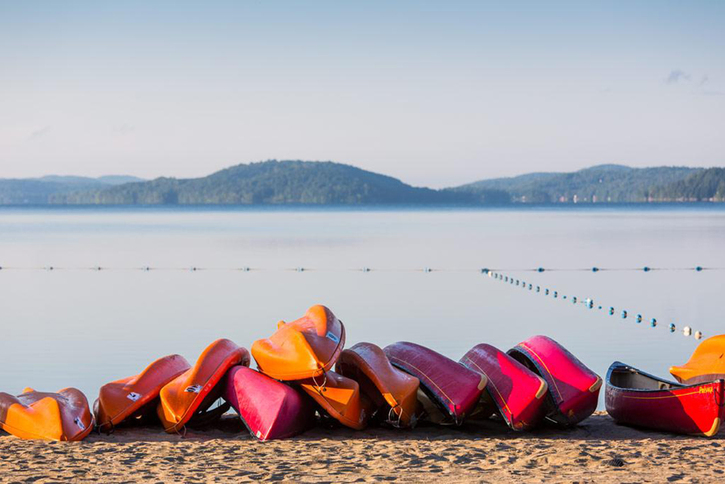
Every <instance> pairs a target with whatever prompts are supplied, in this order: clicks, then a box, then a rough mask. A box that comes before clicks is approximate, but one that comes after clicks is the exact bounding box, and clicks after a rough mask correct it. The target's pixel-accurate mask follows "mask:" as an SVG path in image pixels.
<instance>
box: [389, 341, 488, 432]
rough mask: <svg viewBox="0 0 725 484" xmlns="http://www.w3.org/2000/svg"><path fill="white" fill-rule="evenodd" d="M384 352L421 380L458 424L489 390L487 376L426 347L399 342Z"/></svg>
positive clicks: (426, 390)
mask: <svg viewBox="0 0 725 484" xmlns="http://www.w3.org/2000/svg"><path fill="white" fill-rule="evenodd" d="M384 351H385V354H386V355H387V357H388V359H389V360H390V362H391V363H392V364H393V365H394V366H396V367H397V368H400V369H401V370H403V371H404V372H406V373H409V374H411V375H413V376H414V377H416V378H418V379H419V380H420V388H421V389H422V390H423V392H424V393H425V394H426V395H427V396H428V398H430V400H431V401H432V402H433V403H435V404H436V405H437V406H438V407H439V408H440V409H441V410H443V413H444V415H447V416H449V419H450V420H452V423H455V424H456V425H461V424H462V423H463V419H464V418H465V416H466V415H468V414H469V413H470V412H471V411H473V409H474V408H475V407H476V404H477V403H478V400H479V398H481V393H482V392H483V389H484V388H485V387H486V377H485V376H484V375H482V374H480V373H476V372H475V371H473V370H469V369H468V368H466V367H465V366H463V365H461V364H460V363H456V362H455V361H453V360H451V359H450V358H447V357H445V356H443V355H441V354H440V353H436V352H435V351H433V350H431V349H428V348H426V347H424V346H420V345H417V344H415V343H407V342H399V343H394V344H392V345H390V346H386V347H385V349H384Z"/></svg>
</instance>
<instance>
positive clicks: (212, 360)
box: [156, 339, 249, 433]
mask: <svg viewBox="0 0 725 484" xmlns="http://www.w3.org/2000/svg"><path fill="white" fill-rule="evenodd" d="M236 365H244V366H249V352H248V351H247V350H246V349H245V348H242V347H240V346H237V345H236V344H234V343H233V342H232V341H230V340H228V339H218V340H216V341H214V342H213V343H212V344H210V345H209V346H208V347H207V348H206V349H205V350H204V352H203V353H202V354H201V356H199V359H198V360H197V361H196V364H195V365H194V366H193V367H192V368H189V369H188V370H186V371H185V372H184V373H182V374H181V375H179V376H177V377H176V378H174V379H173V380H171V381H170V382H169V383H168V384H166V385H165V386H164V387H163V388H161V391H160V392H159V398H160V401H159V405H158V407H157V409H156V413H157V414H158V416H159V418H160V419H161V423H162V424H163V425H164V429H165V430H166V431H167V432H169V433H172V432H179V433H180V432H182V431H183V430H185V427H186V425H187V424H189V425H201V424H203V423H208V422H209V421H213V420H214V419H216V418H218V417H221V415H222V414H223V413H224V412H225V411H226V410H227V409H228V408H229V407H228V406H226V408H225V406H221V407H218V408H216V409H214V410H212V411H209V412H208V413H207V410H209V407H211V405H212V404H213V403H214V402H216V401H217V400H218V399H219V397H220V396H221V393H222V391H223V386H222V385H218V383H219V381H220V380H221V379H222V377H224V375H225V374H226V372H227V371H228V370H229V368H231V367H232V366H236Z"/></svg>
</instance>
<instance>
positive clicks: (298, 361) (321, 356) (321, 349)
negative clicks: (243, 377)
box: [252, 306, 345, 381]
mask: <svg viewBox="0 0 725 484" xmlns="http://www.w3.org/2000/svg"><path fill="white" fill-rule="evenodd" d="M344 346H345V327H344V326H343V324H342V322H341V321H340V320H339V319H337V318H336V317H335V315H334V314H332V311H330V310H329V309H327V308H326V307H325V306H312V307H311V308H310V309H309V310H308V311H307V313H306V314H305V315H304V316H303V317H302V318H300V319H298V320H296V321H293V322H291V323H285V322H284V321H280V322H279V323H278V324H277V331H276V332H275V333H274V334H273V335H272V336H271V337H269V338H267V339H260V340H257V341H255V342H254V344H253V345H252V356H254V359H255V361H256V362H257V366H258V367H259V371H261V372H262V373H264V374H266V375H268V376H270V377H272V378H274V379H276V380H284V381H291V380H303V379H306V378H315V377H318V376H320V375H322V374H323V373H324V372H326V371H327V370H330V369H331V368H332V366H333V365H334V364H335V362H336V361H337V358H338V357H339V356H340V353H341V352H342V349H343V348H344Z"/></svg>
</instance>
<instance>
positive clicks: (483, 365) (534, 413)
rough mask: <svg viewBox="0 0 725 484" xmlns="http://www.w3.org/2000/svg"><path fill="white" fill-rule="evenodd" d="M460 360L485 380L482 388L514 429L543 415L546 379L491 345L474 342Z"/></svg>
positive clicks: (528, 426) (526, 426)
mask: <svg viewBox="0 0 725 484" xmlns="http://www.w3.org/2000/svg"><path fill="white" fill-rule="evenodd" d="M460 363H461V364H462V365H464V366H466V367H467V368H470V369H471V370H473V371H475V372H477V373H480V374H482V375H484V376H485V377H486V378H487V379H488V384H487V385H486V391H487V392H488V394H489V395H490V396H491V399H492V400H493V401H494V403H495V404H496V407H497V409H498V412H499V414H500V415H501V416H502V417H503V419H504V420H505V421H506V423H507V424H508V426H509V427H511V428H512V429H514V430H529V429H531V428H533V427H535V426H536V425H537V424H538V423H539V422H541V420H542V419H543V418H544V413H545V405H544V403H545V399H544V398H543V397H544V395H546V390H547V388H548V386H547V385H546V382H545V381H544V380H543V379H542V378H541V377H540V376H538V375H537V374H535V373H534V372H532V371H531V370H529V369H528V368H526V367H525V366H524V365H522V364H521V363H519V362H518V361H516V360H514V359H513V358H512V357H510V356H509V355H507V354H506V353H504V352H503V351H501V350H499V349H498V348H495V347H493V346H491V345H487V344H480V345H476V346H474V347H473V348H471V350H470V351H469V352H468V353H466V354H465V355H463V358H461V361H460Z"/></svg>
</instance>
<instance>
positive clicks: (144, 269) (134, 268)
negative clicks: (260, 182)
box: [0, 265, 725, 274]
mask: <svg viewBox="0 0 725 484" xmlns="http://www.w3.org/2000/svg"><path fill="white" fill-rule="evenodd" d="M2 271H93V272H101V271H141V272H150V271H176V272H183V271H188V272H197V271H227V272H259V271H283V272H310V271H315V272H425V273H430V272H480V273H483V274H488V273H490V272H491V273H501V272H539V273H541V272H593V273H598V272H660V271H691V272H705V271H708V272H710V271H725V267H703V266H695V267H649V266H644V267H596V266H594V267H586V268H581V267H580V268H570V267H568V268H567V267H535V268H476V269H460V268H459V269H453V268H439V267H417V268H416V267H412V268H391V267H388V268H383V267H367V266H363V267H348V268H323V267H316V268H315V267H304V266H297V267H277V268H274V267H251V266H238V267H213V266H208V267H206V266H194V265H189V266H153V265H147V266H104V265H93V266H58V265H45V266H22V265H20V266H16V265H9V266H5V265H0V272H2Z"/></svg>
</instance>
